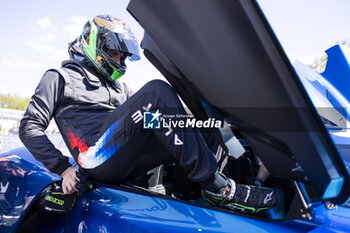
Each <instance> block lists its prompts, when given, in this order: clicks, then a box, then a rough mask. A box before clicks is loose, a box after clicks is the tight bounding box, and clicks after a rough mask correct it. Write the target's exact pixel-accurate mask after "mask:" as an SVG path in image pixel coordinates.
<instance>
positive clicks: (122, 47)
mask: <svg viewBox="0 0 350 233" xmlns="http://www.w3.org/2000/svg"><path fill="white" fill-rule="evenodd" d="M79 47H80V48H81V50H82V51H83V53H84V55H85V57H87V58H88V60H89V61H91V62H92V64H93V65H94V66H95V67H96V69H97V70H98V71H99V72H100V73H102V74H103V76H105V77H106V78H107V79H108V80H110V81H111V82H115V81H116V80H117V79H119V78H120V77H122V76H123V74H125V71H126V64H125V59H126V57H128V58H129V60H130V61H136V60H139V59H140V53H139V47H138V42H137V39H136V37H135V36H134V35H133V33H132V31H131V29H130V27H129V26H128V25H126V24H125V23H124V22H123V21H122V20H120V19H118V18H116V17H114V16H111V15H98V16H95V17H94V18H92V19H90V20H88V22H87V23H86V24H85V26H84V28H83V31H82V33H81V37H80V43H79ZM111 50H112V51H113V50H118V51H120V52H122V53H123V55H122V56H121V58H120V64H119V63H117V62H116V61H114V60H113V58H112V56H113V55H111V54H109V53H108V51H111Z"/></svg>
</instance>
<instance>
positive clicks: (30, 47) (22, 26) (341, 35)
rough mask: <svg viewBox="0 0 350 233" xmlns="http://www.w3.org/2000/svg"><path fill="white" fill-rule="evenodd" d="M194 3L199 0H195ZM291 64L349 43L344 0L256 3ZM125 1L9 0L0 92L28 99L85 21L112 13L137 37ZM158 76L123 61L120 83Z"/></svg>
mask: <svg viewBox="0 0 350 233" xmlns="http://www.w3.org/2000/svg"><path fill="white" fill-rule="evenodd" d="M198 1H200V0H198ZM258 2H259V3H260V4H261V6H262V8H263V10H264V12H265V14H266V15H267V17H268V19H269V21H270V23H271V25H272V27H273V29H274V30H275V32H276V34H277V36H278V37H279V39H280V41H281V43H282V45H283V46H284V48H285V49H286V52H287V55H288V56H289V57H290V59H291V60H292V61H294V59H295V58H297V57H300V58H302V59H306V58H307V57H312V56H313V55H315V54H316V53H318V52H319V51H322V50H324V49H326V48H327V47H329V46H330V45H331V44H333V43H334V41H337V40H338V41H340V40H344V39H350V28H349V22H350V14H349V9H350V1H349V0H259V1H258ZM127 4H128V0H99V1H90V0H85V1H82V0H69V1H68V0H59V1H47V0H46V1H44V0H32V1H28V0H27V1H25V0H12V1H5V2H2V4H1V8H0V28H1V36H0V46H1V53H0V83H1V84H0V93H3V94H6V93H11V94H17V95H20V96H22V97H30V96H31V95H32V94H33V93H34V90H35V87H36V86H37V84H38V82H39V80H40V78H41V77H42V75H43V73H44V72H45V70H47V69H49V68H52V67H60V63H61V61H62V60H65V59H67V58H68V55H67V42H69V41H72V40H73V39H75V38H76V37H77V36H78V35H79V34H80V32H81V29H82V26H83V25H84V23H85V22H86V21H87V19H88V18H90V17H93V16H94V15H96V14H113V15H115V16H117V17H119V18H121V19H123V20H124V21H125V22H127V23H128V24H129V26H130V27H131V29H132V30H133V31H134V34H135V35H136V37H138V38H139V39H141V38H142V34H143V30H142V28H141V27H140V26H139V25H138V23H137V22H136V21H135V20H134V19H133V18H132V17H131V16H130V15H129V14H128V12H127V11H126V6H127ZM154 78H162V75H161V74H160V73H159V72H158V71H157V70H156V69H155V68H154V67H153V66H152V65H151V64H150V63H149V62H148V61H147V59H146V58H144V57H143V58H142V60H141V61H139V62H133V63H131V62H129V63H128V71H127V74H126V75H125V76H124V77H123V78H122V79H121V81H124V82H126V83H128V84H129V85H130V86H131V87H132V88H133V89H134V90H137V89H138V88H140V87H141V86H142V85H143V84H144V83H146V82H147V81H148V80H151V79H154Z"/></svg>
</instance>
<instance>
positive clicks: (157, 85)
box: [144, 79, 176, 97]
mask: <svg viewBox="0 0 350 233" xmlns="http://www.w3.org/2000/svg"><path fill="white" fill-rule="evenodd" d="M144 88H145V91H146V92H152V93H153V94H154V95H156V96H161V97H166V96H168V95H175V96H176V93H175V91H174V90H173V88H172V87H171V86H170V85H169V84H168V83H166V82H164V81H162V80H159V79H156V80H152V81H149V82H148V83H146V84H145V86H144Z"/></svg>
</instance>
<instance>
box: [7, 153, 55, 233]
mask: <svg viewBox="0 0 350 233" xmlns="http://www.w3.org/2000/svg"><path fill="white" fill-rule="evenodd" d="M18 152H21V153H18ZM22 156H23V157H24V158H29V157H30V156H32V155H31V154H30V153H29V151H28V150H25V149H24V150H23V149H21V150H14V151H11V152H7V153H3V154H1V156H0V167H1V169H0V173H1V175H0V183H1V191H0V205H1V211H0V232H14V231H15V229H16V228H17V227H18V225H19V223H20V222H21V220H22V219H23V217H24V215H25V214H26V213H27V211H28V209H30V207H31V205H32V204H33V203H34V202H35V200H36V199H37V198H38V196H39V195H40V194H41V192H42V190H43V189H44V188H45V187H46V186H47V185H49V184H50V183H52V182H54V181H57V180H59V176H58V175H55V174H52V173H51V172H49V171H48V170H47V169H44V168H42V167H41V166H40V164H39V162H35V164H37V165H34V164H32V163H30V162H28V161H27V160H25V159H23V158H22ZM29 160H30V159H29Z"/></svg>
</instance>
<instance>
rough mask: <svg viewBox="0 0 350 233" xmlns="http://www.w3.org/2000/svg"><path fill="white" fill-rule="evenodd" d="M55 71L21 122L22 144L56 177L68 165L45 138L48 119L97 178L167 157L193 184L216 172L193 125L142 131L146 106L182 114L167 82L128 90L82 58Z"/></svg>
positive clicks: (115, 178)
mask: <svg viewBox="0 0 350 233" xmlns="http://www.w3.org/2000/svg"><path fill="white" fill-rule="evenodd" d="M62 70H63V72H62ZM60 71H61V72H58V71H57V70H49V71H47V72H46V73H45V74H44V76H43V78H42V79H41V81H40V83H39V85H38V87H37V88H36V91H35V94H34V95H33V96H32V101H31V102H30V103H29V105H28V108H27V111H26V113H25V114H24V117H23V119H22V121H21V125H20V138H21V140H22V142H23V143H24V145H25V146H26V147H27V148H28V149H29V150H30V151H31V153H32V154H33V155H34V156H35V158H36V159H37V160H39V161H40V162H42V163H43V164H44V165H45V166H46V167H47V168H48V169H49V170H50V171H52V172H55V173H58V174H61V173H62V172H63V171H65V169H67V168H68V167H69V166H71V165H70V164H69V162H68V159H67V157H65V156H63V155H62V154H61V152H60V151H59V150H57V149H56V148H55V147H54V145H53V144H52V143H51V142H50V141H49V139H48V138H47V136H46V135H45V132H44V130H45V129H46V128H47V126H48V124H49V122H50V120H51V118H54V119H55V121H56V123H57V126H58V128H59V130H60V132H61V134H62V136H63V138H64V140H65V142H66V144H67V146H68V149H69V150H70V152H71V154H72V155H73V157H74V159H75V160H76V161H77V162H78V164H79V165H80V166H81V167H83V168H84V169H86V171H88V173H89V174H90V175H91V177H92V178H93V179H95V180H99V181H105V182H112V183H114V182H115V183H116V182H120V181H122V180H125V179H127V178H130V177H131V176H135V174H136V173H137V174H141V173H142V172H146V171H147V170H150V169H152V168H153V167H155V166H157V165H159V164H161V163H164V162H167V161H171V160H175V161H177V162H178V163H179V165H180V166H181V167H182V168H183V169H184V170H185V171H186V172H187V174H188V177H189V178H190V179H191V180H193V181H198V182H204V181H207V180H208V179H209V177H210V176H211V175H212V174H213V173H214V172H215V171H216V170H217V163H216V160H215V158H214V156H213V154H212V152H211V151H210V150H209V149H208V147H207V146H206V144H205V142H204V140H203V138H202V136H201V134H200V133H199V132H198V131H197V130H183V129H181V128H166V129H163V130H146V129H143V116H144V115H143V114H144V112H145V111H147V112H156V111H157V110H158V111H159V112H160V113H162V114H167V115H174V114H178V113H180V114H185V111H184V109H183V107H182V104H181V102H180V100H179V99H178V97H177V95H176V93H175V92H174V91H173V89H172V88H171V87H170V86H169V85H168V84H166V83H165V82H163V81H160V80H155V81H151V82H149V83H147V84H146V85H145V86H144V87H142V88H141V89H140V90H139V91H138V92H137V93H135V94H133V95H132V92H131V90H130V89H129V88H128V87H127V86H126V85H125V84H120V83H118V82H116V83H111V82H109V81H107V80H106V79H105V78H104V77H102V75H100V74H97V73H96V72H95V69H94V68H91V67H89V66H88V65H87V64H86V63H84V62H81V61H77V60H70V61H66V62H63V65H62V68H61V70H60ZM131 95H132V96H131ZM129 97H130V98H129ZM169 154H170V155H171V156H169Z"/></svg>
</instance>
